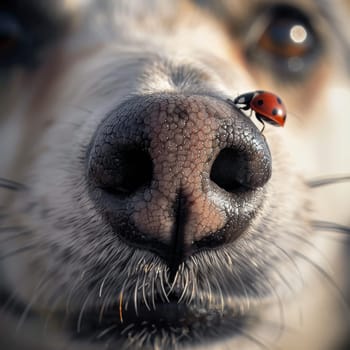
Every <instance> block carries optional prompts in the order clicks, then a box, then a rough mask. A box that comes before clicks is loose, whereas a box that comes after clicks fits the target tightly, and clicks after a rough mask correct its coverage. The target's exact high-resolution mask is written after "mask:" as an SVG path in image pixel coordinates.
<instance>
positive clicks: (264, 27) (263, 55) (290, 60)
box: [246, 5, 322, 79]
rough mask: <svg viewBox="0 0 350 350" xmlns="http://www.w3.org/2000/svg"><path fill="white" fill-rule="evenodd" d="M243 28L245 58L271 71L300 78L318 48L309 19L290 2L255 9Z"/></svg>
mask: <svg viewBox="0 0 350 350" xmlns="http://www.w3.org/2000/svg"><path fill="white" fill-rule="evenodd" d="M247 32H248V34H247V38H248V39H247V51H246V53H247V57H248V59H249V60H250V61H251V62H252V63H255V64H258V65H259V67H263V66H265V68H268V69H270V70H271V71H272V73H273V74H274V75H278V76H281V75H284V76H287V78H290V79H294V78H295V79H302V78H303V77H304V76H306V75H305V74H304V73H306V72H307V70H309V69H312V68H313V67H314V66H315V65H316V63H317V62H318V58H319V57H320V54H321V52H322V45H321V40H320V37H319V36H318V35H317V32H316V30H315V29H314V25H313V23H312V22H311V20H310V19H309V17H308V16H307V15H306V14H304V13H303V12H301V11H300V10H299V9H297V8H294V7H292V6H287V5H283V6H276V7H272V8H269V9H268V10H265V9H263V10H261V11H259V13H258V15H257V16H256V17H255V19H254V21H253V22H252V23H251V25H250V28H249V29H248V31H247Z"/></svg>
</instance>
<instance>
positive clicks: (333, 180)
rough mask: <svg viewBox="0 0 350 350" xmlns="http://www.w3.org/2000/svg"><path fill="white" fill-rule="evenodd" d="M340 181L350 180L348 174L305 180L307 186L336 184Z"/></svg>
mask: <svg viewBox="0 0 350 350" xmlns="http://www.w3.org/2000/svg"><path fill="white" fill-rule="evenodd" d="M342 182H350V176H348V175H347V176H334V177H324V178H319V179H314V180H309V181H306V184H307V185H308V186H309V187H312V188H315V187H321V186H327V185H333V184H338V183H342Z"/></svg>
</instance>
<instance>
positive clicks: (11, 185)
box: [0, 177, 27, 191]
mask: <svg viewBox="0 0 350 350" xmlns="http://www.w3.org/2000/svg"><path fill="white" fill-rule="evenodd" d="M0 188H6V189H8V190H11V191H23V190H26V189H27V187H26V186H24V185H23V184H21V183H19V182H16V181H12V180H8V179H5V178H3V177H0Z"/></svg>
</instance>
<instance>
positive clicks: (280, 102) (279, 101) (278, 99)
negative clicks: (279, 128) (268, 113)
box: [277, 97, 282, 105]
mask: <svg viewBox="0 0 350 350" xmlns="http://www.w3.org/2000/svg"><path fill="white" fill-rule="evenodd" d="M277 102H278V103H279V104H280V105H281V104H282V101H281V99H280V98H279V97H277Z"/></svg>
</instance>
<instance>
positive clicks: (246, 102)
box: [230, 91, 287, 132]
mask: <svg viewBox="0 0 350 350" xmlns="http://www.w3.org/2000/svg"><path fill="white" fill-rule="evenodd" d="M230 102H231V103H232V101H230ZM233 104H234V105H235V106H236V107H238V108H239V109H242V110H245V111H247V110H248V109H251V110H252V111H254V112H255V116H256V118H257V119H258V121H259V122H260V123H262V124H263V128H262V130H261V132H263V131H264V128H265V124H264V122H266V123H269V124H272V125H274V126H284V123H285V121H286V118H287V110H286V107H285V106H284V104H283V102H282V100H281V99H280V98H279V97H278V96H276V95H275V94H273V93H272V92H267V91H253V92H248V93H246V94H242V95H239V96H238V97H236V98H235V99H234V100H233Z"/></svg>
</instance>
